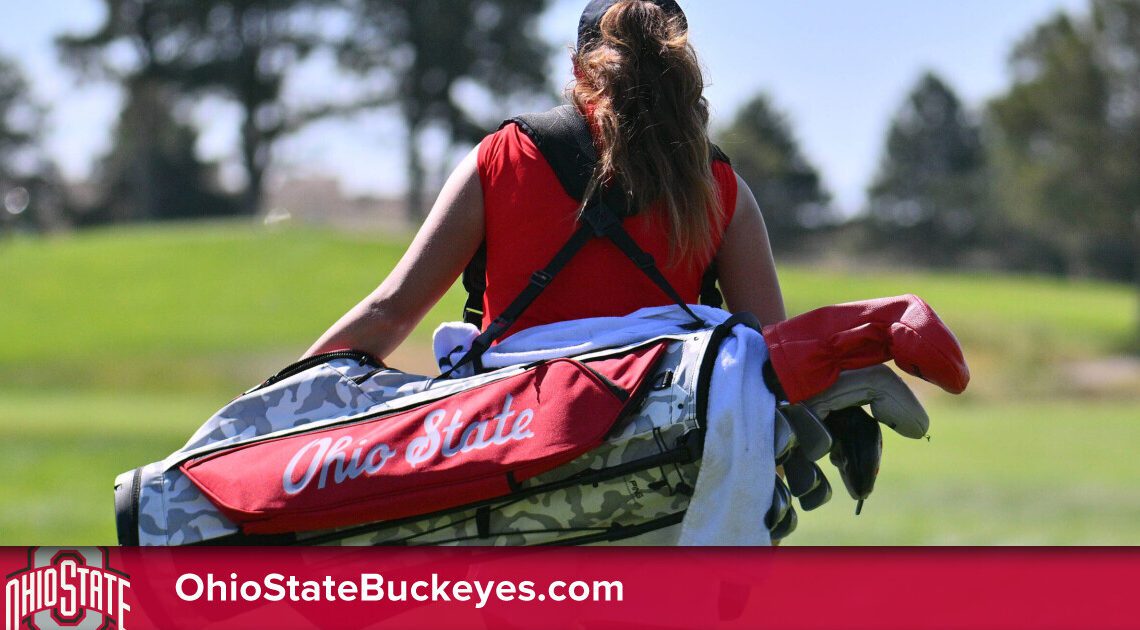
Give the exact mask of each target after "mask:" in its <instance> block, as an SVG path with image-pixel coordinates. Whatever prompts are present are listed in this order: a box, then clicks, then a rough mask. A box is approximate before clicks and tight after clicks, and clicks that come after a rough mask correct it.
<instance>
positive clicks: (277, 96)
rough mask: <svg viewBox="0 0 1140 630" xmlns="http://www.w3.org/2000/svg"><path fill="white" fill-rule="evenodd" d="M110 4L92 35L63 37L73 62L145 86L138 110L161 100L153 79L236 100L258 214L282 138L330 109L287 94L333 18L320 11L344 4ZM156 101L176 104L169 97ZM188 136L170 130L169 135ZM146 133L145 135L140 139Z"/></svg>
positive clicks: (247, 195) (249, 199) (113, 0)
mask: <svg viewBox="0 0 1140 630" xmlns="http://www.w3.org/2000/svg"><path fill="white" fill-rule="evenodd" d="M102 2H103V4H104V5H105V9H106V11H105V13H106V16H107V17H106V19H105V21H104V22H103V24H102V25H100V26H99V27H98V28H96V29H95V30H94V31H93V32H91V33H89V34H87V35H81V36H67V37H61V38H59V40H58V45H59V48H60V51H61V53H62V55H63V57H64V59H65V61H67V62H69V63H71V64H72V65H73V66H75V67H76V68H78V69H80V70H81V71H84V72H85V73H86V74H87V75H96V76H97V75H102V76H105V77H106V76H110V77H112V78H115V79H118V80H120V81H123V82H124V83H125V84H126V85H128V86H136V87H137V89H139V90H142V91H141V92H140V93H138V94H135V95H132V99H133V100H134V106H136V107H141V106H142V105H143V104H144V103H145V102H148V101H147V100H146V99H153V98H154V97H155V93H152V92H149V90H151V89H152V88H150V87H138V86H141V84H142V83H141V82H149V81H156V82H159V83H161V84H162V85H164V86H167V87H169V88H170V89H171V90H172V91H171V92H170V94H171V97H170V99H172V98H174V96H173V95H174V94H175V93H177V94H178V95H189V94H200V93H216V94H220V95H222V96H224V97H226V98H228V99H230V100H232V101H233V102H235V103H237V104H238V106H239V107H240V108H241V111H242V123H241V156H242V164H243V166H244V169H245V175H246V184H245V191H244V193H243V195H242V198H241V202H240V205H239V208H240V210H241V211H242V212H244V213H247V214H252V213H255V212H257V211H258V210H259V209H260V206H261V202H262V196H263V187H264V178H265V172H266V169H267V167H268V166H269V163H270V158H271V150H272V147H273V144H274V143H275V142H276V141H277V140H279V139H280V138H281V137H282V136H283V135H285V134H286V133H288V132H291V131H293V130H295V129H297V128H298V127H300V126H301V125H303V124H305V123H307V122H310V121H312V120H315V119H316V118H319V117H320V116H323V115H326V114H327V113H329V112H328V110H326V109H324V108H315V109H313V110H311V111H306V112H294V111H290V110H288V109H287V108H286V106H285V105H284V103H283V102H282V98H281V97H282V87H283V84H284V80H285V76H286V74H287V72H288V71H289V70H290V69H291V68H292V67H293V66H294V65H295V64H297V63H298V62H299V61H301V60H302V59H304V58H305V57H307V56H308V55H309V54H310V53H312V52H313V51H314V50H315V49H316V48H317V47H318V46H319V45H320V44H321V43H322V42H323V41H324V38H325V36H324V33H323V32H322V28H323V27H324V25H325V22H324V21H323V20H321V19H319V13H320V11H321V10H322V8H324V7H326V6H329V5H332V4H335V3H334V2H333V0H209V1H203V0H102ZM124 44H125V45H124ZM124 56H129V57H130V59H128V60H124ZM144 94H147V96H144ZM132 99H128V100H129V101H130V100H132ZM149 102H150V103H151V104H153V105H156V106H158V105H161V104H163V102H165V103H167V104H171V101H170V100H169V99H168V98H166V97H163V99H161V101H155V100H151V101H149ZM129 106H131V103H128V107H129ZM172 120H173V118H172V117H170V116H166V118H165V120H164V119H163V118H162V117H161V115H160V116H156V117H155V118H154V119H153V121H154V122H156V123H160V122H170V121H172ZM179 133H181V132H179V131H176V130H171V131H168V132H167V135H166V138H167V139H169V138H173V137H176V136H177V135H178V134H179ZM140 139H141V140H143V141H146V138H145V137H143V136H141V135H140ZM153 141H154V142H155V143H161V142H162V141H163V139H162V138H158V137H155V138H153ZM152 149H154V150H159V151H161V149H160V148H158V147H152ZM171 166H173V164H172V165H171Z"/></svg>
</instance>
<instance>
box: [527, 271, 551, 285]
mask: <svg viewBox="0 0 1140 630" xmlns="http://www.w3.org/2000/svg"><path fill="white" fill-rule="evenodd" d="M553 279H554V276H552V275H550V274H549V273H546V270H544V269H539V270H538V271H536V272H534V273H532V274H530V283H531V284H533V285H534V286H536V287H539V288H543V289H545V288H546V285H548V284H550V281H551V280H553Z"/></svg>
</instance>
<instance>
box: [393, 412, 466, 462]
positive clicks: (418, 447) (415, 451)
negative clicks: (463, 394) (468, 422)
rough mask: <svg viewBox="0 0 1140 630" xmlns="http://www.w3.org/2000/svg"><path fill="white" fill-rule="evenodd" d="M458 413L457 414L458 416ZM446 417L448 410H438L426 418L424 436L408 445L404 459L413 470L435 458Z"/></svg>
mask: <svg viewBox="0 0 1140 630" xmlns="http://www.w3.org/2000/svg"><path fill="white" fill-rule="evenodd" d="M458 413H459V412H456V415H458ZM445 417H447V410H445V409H436V410H435V411H433V412H431V413H429V414H428V415H427V417H426V418H424V435H423V436H421V437H418V438H416V439H414V440H412V441H411V443H410V444H408V450H407V452H406V453H404V459H405V460H407V462H408V463H409V464H411V465H412V467H413V468H415V467H416V466H418V465H420V464H422V463H424V462H426V461H428V460H429V459H431V458H433V457H435V454H436V452H437V451H439V425H440V423H442V422H443V419H444V418H445Z"/></svg>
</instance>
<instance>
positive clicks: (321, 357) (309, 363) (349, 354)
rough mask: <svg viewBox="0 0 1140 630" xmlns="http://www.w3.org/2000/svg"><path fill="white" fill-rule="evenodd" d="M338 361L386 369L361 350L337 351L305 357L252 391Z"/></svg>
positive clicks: (380, 362)
mask: <svg viewBox="0 0 1140 630" xmlns="http://www.w3.org/2000/svg"><path fill="white" fill-rule="evenodd" d="M336 359H356V360H357V361H358V362H360V365H374V366H377V367H378V368H383V367H385V366H384V363H383V361H377V360H376V359H374V358H373V357H372V355H370V354H368V353H367V352H361V351H359V350H336V351H333V352H325V353H322V354H314V355H313V356H311V357H305V358H304V359H301V360H300V361H297V362H295V363H293V364H291V365H289V366H287V367H285V368H284V369H282V370H281V371H280V372H278V373H276V374H274V375H273V376H270V377H269V378H267V379H265V382H264V383H262V384H261V385H258V386H257V387H255V388H253V389H251V390H250V391H251V392H255V391H257V390H259V389H263V388H265V387H269V386H270V385H272V384H274V383H276V382H278V381H281V380H283V379H286V378H289V377H290V376H293V375H294V374H299V373H301V372H304V371H305V370H307V369H309V368H312V367H316V366H318V365H321V364H323V363H328V362H329V361H335V360H336Z"/></svg>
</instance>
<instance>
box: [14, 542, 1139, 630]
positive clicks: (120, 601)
mask: <svg viewBox="0 0 1140 630" xmlns="http://www.w3.org/2000/svg"><path fill="white" fill-rule="evenodd" d="M0 574H3V575H4V576H5V579H4V581H5V586H4V611H5V624H4V625H5V628H6V629H8V630H15V629H16V628H21V629H25V630H31V629H39V630H48V629H49V628H90V629H92V630H94V629H97V628H99V629H104V630H109V629H110V628H119V629H121V630H135V629H146V628H159V629H163V630H176V629H179V628H194V629H199V628H203V629H204V628H217V629H222V628H235V629H236V628H267V627H272V628H276V629H281V630H285V629H290V628H303V629H310V628H346V629H347V628H353V629H357V628H415V629H417V630H421V629H427V628H519V629H524V628H525V629H531V628H622V629H623V630H630V629H641V628H779V629H781V630H790V629H796V628H820V629H824V628H826V629H834V628H868V629H875V630H882V629H890V628H900V629H901V628H906V629H912V628H924V627H932V628H1003V629H1018V628H1034V629H1037V628H1140V616H1137V615H1136V613H1135V607H1134V603H1135V600H1136V595H1135V591H1136V585H1137V583H1140V550H1132V549H1125V550H1112V549H1088V550H1075V549H1072V550H1070V549H1024V550H1022V549H1018V550H1012V549H794V548H786V549H775V550H773V549H634V548H621V549H601V548H587V549H460V550H451V549H438V548H432V549H391V548H364V549H361V548H351V549H348V548H345V549H341V548H305V549H294V548H289V549H285V548H278V549H222V548H215V549H206V548H201V549H119V548H109V549H108V548H79V549H66V548H64V549H59V548H46V547H39V548H5V549H0Z"/></svg>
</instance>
